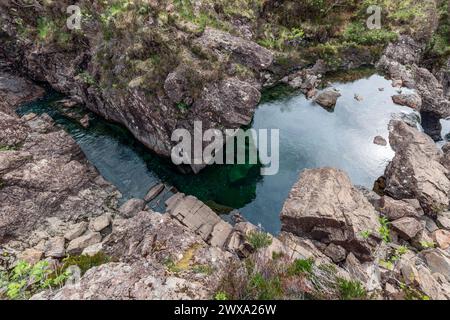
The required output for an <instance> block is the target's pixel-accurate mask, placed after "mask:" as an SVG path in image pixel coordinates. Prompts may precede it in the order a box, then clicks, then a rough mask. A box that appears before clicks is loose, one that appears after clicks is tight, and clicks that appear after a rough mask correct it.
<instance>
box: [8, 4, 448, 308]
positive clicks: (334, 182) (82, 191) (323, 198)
mask: <svg viewBox="0 0 450 320" xmlns="http://www.w3.org/2000/svg"><path fill="white" fill-rule="evenodd" d="M17 3H21V2H20V1H19V2H16V4H11V3H9V2H6V4H3V3H2V4H1V6H2V7H3V8H6V10H5V11H3V10H2V13H1V18H2V20H1V23H2V32H3V33H2V36H3V37H2V40H4V39H5V40H4V41H5V42H3V43H2V44H4V46H2V50H1V52H0V57H1V58H2V59H3V60H2V61H4V62H2V63H0V67H1V70H0V97H1V98H2V101H1V102H0V127H1V128H0V203H1V212H0V273H1V274H2V278H0V281H1V282H0V298H25V299H213V298H215V299H304V298H309V299H311V298H312V299H390V300H396V299H419V300H420V299H433V300H440V299H444V300H447V299H449V298H450V211H449V209H450V208H449V203H450V200H449V197H450V174H449V172H450V160H449V159H450V147H449V145H448V144H446V145H444V146H443V148H442V149H441V148H439V147H438V145H437V144H436V143H435V141H434V140H439V139H440V138H441V136H440V130H437V129H436V127H438V126H439V124H438V123H436V122H433V124H432V125H431V126H430V128H431V129H430V128H426V127H425V132H422V131H421V130H419V129H418V128H417V127H415V126H412V125H411V123H408V122H407V121H403V120H402V119H393V120H392V121H391V122H390V124H389V145H390V146H391V147H392V149H393V150H394V152H395V156H394V158H393V160H392V161H391V162H390V163H389V165H388V166H387V168H386V170H385V174H384V176H383V177H382V178H380V179H379V180H378V183H377V184H376V187H375V188H374V191H372V190H368V189H367V188H362V187H358V186H354V185H353V183H352V181H351V180H350V178H349V177H348V175H347V174H346V173H345V172H343V171H342V170H338V169H335V168H328V167H326V168H315V169H309V170H304V171H303V172H302V173H301V174H300V176H299V179H298V181H297V183H296V184H295V185H294V186H293V187H292V190H291V192H290V193H289V196H288V198H287V199H286V201H285V204H284V206H283V209H282V210H281V213H280V219H281V224H282V227H281V233H280V234H279V235H270V234H267V233H265V232H264V231H262V230H261V228H260V227H258V226H255V225H252V224H251V223H249V222H246V221H245V219H243V218H242V217H241V216H239V215H235V216H234V217H233V220H232V221H225V220H223V219H222V218H221V217H220V216H219V215H217V213H216V212H214V211H213V210H212V209H211V208H210V207H209V206H207V205H206V204H205V203H203V202H202V201H200V200H198V199H197V198H195V197H193V196H191V195H186V194H183V193H181V192H178V193H175V194H174V195H173V196H171V197H170V198H169V199H168V200H167V201H165V204H164V206H165V210H163V211H164V212H155V211H154V210H152V209H150V208H149V206H148V202H149V200H150V198H152V197H153V196H154V195H155V194H157V193H158V190H161V186H157V188H156V189H152V190H151V191H150V193H149V194H148V196H149V198H147V199H131V200H128V201H127V202H125V203H123V204H122V203H119V199H120V193H119V192H118V190H117V188H116V187H115V186H113V185H112V184H111V183H109V182H107V181H106V180H105V179H104V178H102V176H101V175H100V174H99V172H98V171H97V169H96V168H94V167H93V166H92V165H91V164H90V163H89V161H88V160H87V159H86V157H85V155H84V154H83V152H82V151H81V149H80V148H79V146H78V145H77V143H76V142H75V141H74V140H73V138H71V136H70V135H69V134H68V133H66V132H65V131H64V130H62V129H61V128H60V127H59V126H58V125H57V124H55V122H54V121H53V120H52V119H51V117H49V116H46V115H45V114H44V115H36V114H27V115H24V116H22V117H20V116H18V115H17V114H16V113H15V112H14V110H15V108H17V107H18V106H19V105H20V104H22V103H24V102H27V101H31V100H34V99H37V98H39V97H40V96H42V94H43V93H44V90H43V89H42V88H41V87H39V84H38V85H36V84H35V83H33V82H31V80H28V79H26V78H25V75H26V76H27V77H29V78H31V79H32V80H34V81H35V82H36V81H38V82H41V85H43V83H42V82H44V83H46V84H50V85H51V86H52V87H53V88H54V89H56V90H58V91H60V92H63V93H64V94H66V95H68V96H70V98H71V99H72V100H74V101H79V102H82V103H84V104H85V105H86V107H87V108H89V109H91V110H93V111H95V112H96V113H98V114H100V115H102V116H103V117H105V118H106V119H108V120H113V121H116V122H119V123H122V124H123V125H125V127H126V128H127V129H128V130H130V131H131V132H132V133H133V135H134V136H135V137H136V138H137V139H139V140H140V141H142V142H143V143H144V144H145V146H147V147H148V148H149V149H151V150H153V151H154V152H156V153H158V154H160V155H163V156H167V155H168V152H169V150H170V147H171V146H170V143H169V141H170V140H169V133H170V132H171V130H173V129H174V128H176V127H179V126H181V127H186V128H190V126H191V125H192V120H193V119H195V118H196V117H199V116H200V117H201V118H202V119H205V120H207V121H208V123H209V125H210V126H211V127H215V126H219V127H228V126H232V127H239V126H243V125H247V124H249V123H250V122H251V120H252V117H253V112H254V110H255V108H256V106H257V104H258V102H259V100H260V92H259V91H260V90H261V89H262V87H264V86H271V85H274V84H275V83H278V82H280V83H286V84H289V85H290V86H292V87H294V88H296V89H299V90H300V91H301V92H302V93H304V94H305V95H306V96H308V97H309V98H314V100H315V101H316V103H318V104H320V105H322V106H323V107H324V108H327V109H332V108H333V107H334V106H335V105H336V101H337V100H338V99H339V96H340V94H339V93H338V92H336V91H334V90H331V89H330V90H325V91H324V92H319V89H320V88H319V85H320V82H322V75H323V74H325V73H326V72H327V71H330V69H332V68H333V66H331V65H330V64H329V63H328V62H327V61H326V60H324V59H321V58H323V57H316V58H317V59H316V61H314V63H313V64H311V65H309V66H303V65H298V66H297V67H298V69H299V70H289V72H287V71H285V70H283V71H280V70H279V68H280V65H279V62H278V61H276V57H275V56H274V53H273V51H276V50H275V49H273V48H272V49H271V50H269V49H268V48H264V47H263V46H262V45H259V44H256V43H255V42H253V41H251V38H252V35H251V33H252V31H251V30H252V28H253V26H251V21H252V20H251V19H248V20H244V21H247V24H244V25H241V24H240V23H241V21H237V22H236V21H235V20H231V21H233V23H234V24H232V26H233V28H235V30H234V31H235V32H238V35H236V34H234V35H231V34H230V33H227V32H225V31H223V30H216V29H215V28H210V27H206V28H204V30H196V29H195V28H196V26H195V24H192V22H191V23H188V22H186V21H181V22H180V21H175V22H173V23H175V25H176V30H177V32H176V39H177V41H181V43H183V44H189V50H191V52H186V50H184V52H183V54H182V56H183V57H184V58H185V59H186V60H182V61H183V63H179V65H178V66H177V67H176V68H174V70H164V72H162V73H161V74H164V75H165V76H166V77H165V78H164V79H158V80H159V81H160V85H162V87H161V88H156V89H155V88H151V89H152V90H153V89H155V92H156V93H154V94H151V95H149V94H148V92H145V91H146V90H147V89H149V88H142V86H143V85H144V83H145V81H144V79H139V77H145V75H146V74H147V73H151V74H152V75H156V74H159V73H157V72H154V71H149V70H146V71H145V72H143V76H138V74H133V76H136V78H134V79H131V80H130V79H126V80H127V81H128V80H130V81H129V82H128V83H127V88H126V89H123V88H122V87H121V85H122V84H121V83H117V85H116V86H114V84H110V85H111V86H108V85H107V84H104V83H97V82H98V81H100V82H103V81H113V80H114V79H119V80H123V79H122V78H121V77H122V75H123V74H122V73H121V72H123V71H121V70H120V69H121V68H122V69H124V70H126V68H127V67H129V66H128V65H126V64H121V63H119V62H121V59H122V58H123V57H120V56H119V55H117V56H113V57H110V59H112V60H113V61H114V62H115V63H117V64H115V69H114V70H112V71H114V72H113V73H112V74H110V73H106V71H105V70H104V69H102V71H100V66H99V65H98V63H99V61H97V60H95V59H92V56H93V55H98V54H100V51H95V50H99V48H100V47H101V45H100V43H101V41H102V39H103V38H102V39H96V38H95V37H97V36H98V33H97V32H96V28H100V26H96V25H91V26H90V28H91V27H92V29H89V31H88V32H87V35H85V36H86V37H87V38H88V39H89V41H90V42H92V47H89V46H88V48H86V47H83V46H81V47H83V50H78V49H74V50H72V51H71V50H68V51H59V50H56V51H54V48H53V47H52V46H53V45H55V43H50V44H48V43H47V44H43V43H33V42H30V41H29V39H26V37H24V38H22V37H18V36H17V35H18V34H19V32H18V30H17V28H18V27H19V26H18V24H17V23H16V22H14V21H16V20H14V19H13V17H15V18H17V16H15V15H14V14H12V13H11V11H10V10H12V9H14V8H15V9H17V8H16V7H15V6H17ZM37 3H38V4H39V5H37V4H36V5H35V6H34V7H33V9H32V10H37V11H38V12H39V11H40V10H44V11H46V10H50V12H52V14H53V12H56V13H57V12H58V8H57V7H50V8H47V7H45V6H42V5H41V4H40V3H39V2H37ZM148 3H149V6H150V7H152V8H153V7H161V6H162V5H161V3H159V2H158V1H156V2H152V1H149V2H148ZM198 3H200V4H199V6H200V7H201V4H202V1H199V2H198ZM208 3H209V2H208V1H205V2H203V4H204V5H206V6H207V4H208ZM430 3H431V4H432V5H431V9H432V8H433V4H434V8H435V9H436V5H437V2H435V1H430ZM94 5H99V4H96V2H95V1H94ZM158 5H159V6H158ZM169 5H170V3H169V4H167V6H166V7H165V8H166V10H167V11H169V12H170V11H171V10H172V11H175V8H174V7H170V6H169ZM271 5H274V6H275V4H273V3H272V2H271V1H268V4H267V6H271ZM55 6H57V5H55ZM61 6H63V4H61ZM427 9H428V10H431V9H430V8H428V7H427ZM199 10H200V9H199ZM12 12H14V10H13V11H12ZM275 12H276V11H275ZM425 12H427V13H428V15H427V16H426V17H427V18H428V19H433V18H435V15H436V12H435V11H433V10H431V11H425ZM130 15H131V16H133V14H131V13H130ZM23 18H25V19H26V17H23ZM160 19H161V20H162V18H161V17H160V16H158V19H154V20H153V23H156V24H157V25H159V26H161V23H163V22H161V21H160ZM168 20H169V21H170V19H168ZM164 21H165V20H164ZM119 22H120V21H116V26H115V27H117V28H118V30H123V26H122V29H121V26H120V23H119ZM435 22H436V23H428V24H427V25H426V26H427V28H432V30H422V33H418V34H414V33H409V34H405V35H402V36H400V37H399V38H398V40H393V41H390V43H389V44H388V45H387V46H386V48H385V49H384V51H383V53H382V54H381V55H380V57H378V58H379V59H376V58H375V57H372V59H371V60H377V61H378V63H377V68H378V69H379V70H380V72H381V71H382V72H385V73H386V74H387V75H388V76H389V78H390V79H391V80H392V85H393V86H399V87H402V86H405V87H407V88H409V89H411V90H413V93H411V94H409V93H407V94H405V93H403V92H402V93H399V94H398V95H397V96H393V97H392V99H393V100H394V101H395V102H396V103H398V104H402V105H406V106H408V107H410V108H413V109H415V110H417V111H419V112H420V113H421V114H422V116H423V117H424V118H427V117H428V119H429V118H430V117H431V118H433V119H437V120H439V119H442V118H446V117H448V116H449V114H448V113H449V112H450V111H449V110H450V109H449V108H448V101H449V100H448V95H447V93H446V85H445V79H446V78H445V74H446V73H445V71H443V69H439V71H438V72H436V70H429V69H427V68H425V66H424V65H421V63H422V61H423V58H424V53H425V51H426V48H425V47H426V43H424V39H426V38H427V34H431V33H433V32H436V30H437V28H438V27H439V25H438V23H437V21H436V20H435ZM167 23H168V22H167ZM193 29H194V30H193ZM167 32H168V31H167ZM170 32H173V30H172V29H170ZM427 32H428V33H427ZM405 33H406V32H405ZM118 34H120V35H121V36H123V38H121V41H125V43H122V44H121V45H120V46H125V45H127V44H130V43H133V44H135V47H133V48H131V47H130V48H131V49H133V50H134V51H133V52H130V53H129V54H130V55H131V56H132V55H137V56H139V54H142V48H141V49H139V45H140V44H141V43H138V42H137V40H135V39H127V38H126V37H125V36H124V35H123V34H122V33H120V32H118ZM191 34H194V35H195V38H194V39H191V38H190V36H191ZM197 34H199V36H197ZM170 35H171V36H175V34H170ZM154 36H156V35H154ZM158 36H160V37H164V36H167V34H162V35H161V34H159V35H158ZM102 37H105V35H102ZM116 40H117V39H116ZM163 40H164V41H163ZM163 40H161V39H160V41H159V42H158V39H152V40H143V43H146V42H145V41H149V42H150V43H152V44H153V45H155V43H157V44H158V45H160V46H161V47H158V50H163V51H162V53H163V54H166V53H167V52H165V51H164V50H168V52H172V51H173V48H165V47H164V46H162V44H164V43H166V42H167V43H169V41H167V40H165V39H163ZM80 41H81V40H80ZM127 41H128V42H127ZM107 45H111V46H112V45H113V41H112V40H111V42H108V43H107ZM115 45H118V46H119V44H117V43H115ZM141 45H142V44H141ZM191 45H192V47H191ZM197 46H199V47H200V48H201V49H202V51H204V52H202V53H201V54H200V53H198V52H197V51H198V49H193V48H197ZM104 49H105V48H103V50H104ZM106 49H107V48H106ZM183 49H186V48H183ZM89 50H93V51H89ZM192 50H193V51H192ZM355 50H356V49H355ZM355 50H354V51H353V53H354V55H353V56H351V55H350V59H347V58H348V55H347V53H346V54H344V55H342V56H341V57H340V58H342V61H341V62H342V64H343V65H345V66H347V67H349V68H354V67H357V66H359V63H358V62H359V61H360V60H364V59H363V58H361V56H359V55H358V54H356V53H355ZM182 51H183V50H182ZM344 51H345V50H344ZM139 52H141V53H139ZM346 52H347V51H346ZM193 53H194V54H195V55H196V57H195V58H193V57H192V54H193ZM103 54H104V52H103ZM112 54H113V55H114V54H117V52H113V53H112ZM205 56H206V58H205ZM198 57H203V58H204V60H206V62H205V61H203V62H205V63H206V66H205V65H203V64H202V61H199V60H198V59H199V58H198ZM178 58H179V57H177V58H176V59H178ZM105 59H106V58H104V60H105ZM142 59H143V58H142ZM148 59H154V57H153V58H152V57H149V58H148ZM174 59H175V58H174ZM176 59H175V60H176ZM346 59H347V60H346ZM345 60H346V61H345ZM100 61H102V60H101V59H100ZM176 61H178V60H176ZM211 61H215V63H216V64H214V65H213V66H211V65H208V62H211ZM366 62H367V61H366ZM373 62H375V61H373ZM18 64H19V65H22V66H21V67H19V66H18ZM161 64H162V62H161ZM361 64H362V63H361ZM169 65H170V64H169ZM217 65H221V66H222V67H223V68H224V70H225V71H224V70H220V72H219V73H220V74H221V76H220V77H218V78H216V75H214V76H212V75H211V74H209V73H212V72H213V71H217V70H212V69H214V67H216V66H217ZM80 66H83V67H84V68H85V70H88V72H92V74H93V76H92V75H91V76H89V75H88V74H87V73H86V72H84V73H83V72H81V73H77V72H78V71H79V70H77V68H80ZM147 67H148V65H147ZM164 67H166V66H165V65H164ZM338 67H339V68H340V67H342V65H340V66H338ZM186 68H187V69H186ZM189 68H194V69H195V70H196V71H198V70H201V72H204V73H202V74H201V76H200V77H199V78H200V79H190V78H189V79H187V78H188V77H190V76H193V75H192V74H191V73H192V69H189ZM334 68H336V67H334ZM242 69H244V71H243V70H242ZM19 71H20V72H19ZM109 71H111V70H109ZM109 71H108V72H109ZM103 72H105V73H103ZM222 72H223V74H222ZM89 74H91V73H89ZM206 74H207V75H206ZM108 76H109V77H111V78H108ZM194 76H195V75H194ZM209 76H211V77H212V78H209ZM108 79H109V80H108ZM205 80H206V82H205V83H202V81H205ZM193 83H195V84H199V83H201V85H200V84H199V85H200V87H201V88H200V89H201V90H200V92H196V89H198V88H193V87H192V84H193ZM102 86H106V88H104V89H102ZM202 86H203V87H202ZM356 98H357V97H355V99H356ZM360 98H361V97H360ZM366 99H368V98H366ZM361 103H364V101H361ZM155 106H158V108H156V107H155ZM433 128H434V130H433ZM437 132H438V133H437ZM433 139H434V140H433ZM385 143H386V144H387V141H385ZM192 169H193V170H194V171H197V170H199V169H200V168H192ZM80 257H83V258H80ZM71 258H72V260H71ZM74 258H75V259H74ZM77 259H80V260H77ZM81 259H84V260H83V261H84V262H86V261H87V263H86V264H87V265H88V266H87V267H86V266H85V264H82V263H80V261H81ZM41 261H46V265H45V268H46V269H45V270H46V272H47V270H48V275H47V276H48V278H49V279H51V280H52V282H51V285H46V286H44V285H42V286H41V285H40V283H37V282H36V279H33V278H30V279H29V278H26V279H25V282H20V283H19V282H17V281H13V280H12V279H13V276H11V275H10V273H11V272H14V271H13V270H16V268H17V266H21V265H22V266H23V263H24V262H25V263H26V264H27V265H28V267H29V268H31V267H32V266H35V265H36V264H38V263H40V262H41ZM72 264H73V265H72ZM73 266H78V269H71V267H73ZM47 268H48V269H47ZM67 270H69V271H70V270H72V273H71V274H70V275H69V273H70V272H69V273H68V274H67V277H68V279H69V280H70V281H67V283H66V284H65V285H63V284H61V283H57V282H55V279H57V278H58V276H59V275H60V274H66V272H67ZM74 270H75V271H74ZM77 270H78V271H77ZM77 272H79V273H78V274H77ZM74 276H77V277H76V278H73V277H74ZM21 280H24V279H21ZM72 280H73V281H72ZM39 281H40V280H39ZM4 283H6V284H4ZM17 283H18V284H19V288H18V289H17ZM14 289H16V290H14Z"/></svg>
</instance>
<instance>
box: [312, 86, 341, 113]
mask: <svg viewBox="0 0 450 320" xmlns="http://www.w3.org/2000/svg"><path fill="white" fill-rule="evenodd" d="M340 96H341V94H340V93H339V92H337V91H335V90H327V91H325V92H322V93H320V94H319V95H318V96H317V97H316V99H315V100H314V101H315V102H316V103H317V104H319V105H320V106H322V107H324V108H325V109H327V110H333V109H334V107H335V106H336V103H337V100H338V98H339V97H340Z"/></svg>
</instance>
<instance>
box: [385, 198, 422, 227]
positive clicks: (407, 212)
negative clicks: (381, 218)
mask: <svg viewBox="0 0 450 320" xmlns="http://www.w3.org/2000/svg"><path fill="white" fill-rule="evenodd" d="M376 208H377V210H379V211H380V212H382V213H384V214H385V215H386V216H387V218H388V219H389V220H391V221H394V220H398V219H400V218H404V217H417V218H419V217H421V216H423V215H424V212H423V210H422V207H421V206H420V203H419V201H418V200H416V199H405V200H394V199H392V198H391V197H388V196H384V197H382V198H381V200H380V202H379V207H376Z"/></svg>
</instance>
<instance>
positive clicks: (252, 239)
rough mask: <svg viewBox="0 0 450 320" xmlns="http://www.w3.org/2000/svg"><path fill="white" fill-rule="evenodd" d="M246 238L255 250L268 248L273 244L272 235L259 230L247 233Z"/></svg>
mask: <svg viewBox="0 0 450 320" xmlns="http://www.w3.org/2000/svg"><path fill="white" fill-rule="evenodd" d="M246 240H247V242H248V243H250V245H251V246H252V248H253V249H255V250H259V249H263V248H266V247H268V246H270V245H271V244H272V237H271V236H270V235H269V234H268V233H266V232H262V231H259V230H258V231H251V232H250V233H249V234H248V235H247V239H246Z"/></svg>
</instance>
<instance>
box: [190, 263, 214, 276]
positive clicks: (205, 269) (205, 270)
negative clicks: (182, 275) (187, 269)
mask: <svg viewBox="0 0 450 320" xmlns="http://www.w3.org/2000/svg"><path fill="white" fill-rule="evenodd" d="M192 271H194V272H195V273H201V274H206V275H211V274H213V272H214V269H213V268H212V267H211V266H209V265H205V264H202V265H196V266H194V267H193V268H192Z"/></svg>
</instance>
